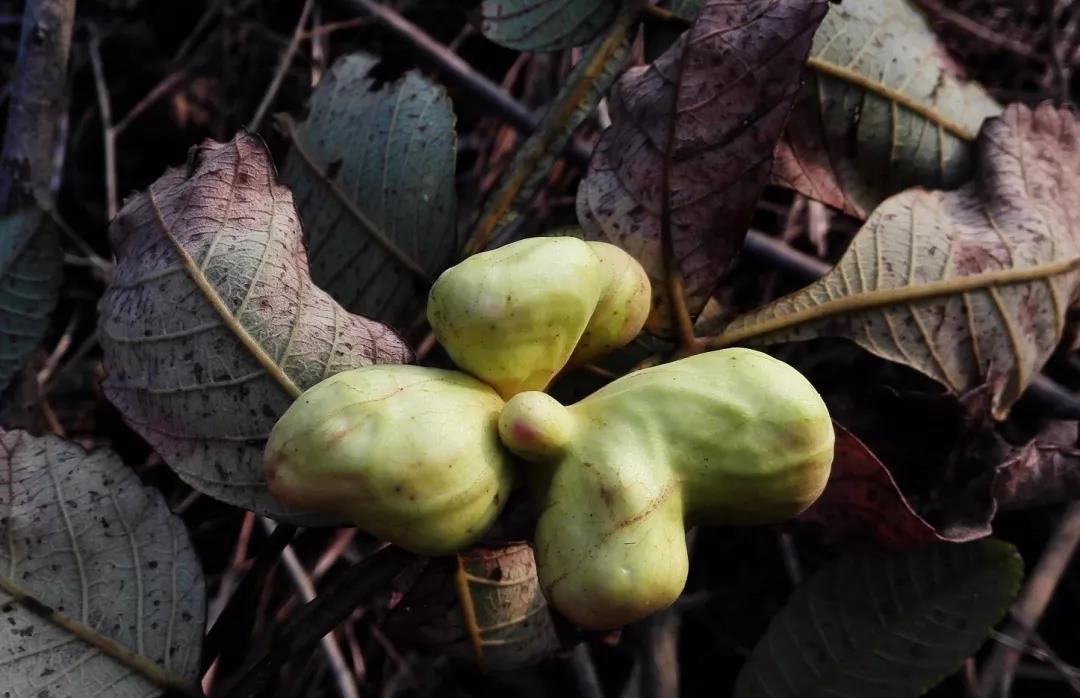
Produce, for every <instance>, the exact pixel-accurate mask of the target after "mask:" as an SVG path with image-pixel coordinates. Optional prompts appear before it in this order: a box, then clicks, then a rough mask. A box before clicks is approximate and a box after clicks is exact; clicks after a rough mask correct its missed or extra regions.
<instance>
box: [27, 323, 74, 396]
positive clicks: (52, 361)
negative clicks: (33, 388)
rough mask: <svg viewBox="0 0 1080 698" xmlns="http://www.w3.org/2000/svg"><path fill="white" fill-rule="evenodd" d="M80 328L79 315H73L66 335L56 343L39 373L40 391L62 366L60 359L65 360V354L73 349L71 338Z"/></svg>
mask: <svg viewBox="0 0 1080 698" xmlns="http://www.w3.org/2000/svg"><path fill="white" fill-rule="evenodd" d="M78 326H79V314H78V313H72V315H71V319H70V320H68V323H67V326H66V327H64V333H63V334H61V335H60V339H59V341H57V342H56V346H55V347H54V348H53V350H52V352H51V353H50V354H49V358H47V359H45V364H44V365H43V366H42V367H41V370H40V371H38V373H37V382H38V389H39V390H40V389H41V388H43V387H44V386H45V384H46V383H48V382H49V378H50V377H51V376H52V374H53V372H54V371H56V367H57V366H59V365H60V359H62V358H64V354H66V353H67V350H68V349H70V348H71V336H72V335H73V334H74V333H75V328H76V327H78Z"/></svg>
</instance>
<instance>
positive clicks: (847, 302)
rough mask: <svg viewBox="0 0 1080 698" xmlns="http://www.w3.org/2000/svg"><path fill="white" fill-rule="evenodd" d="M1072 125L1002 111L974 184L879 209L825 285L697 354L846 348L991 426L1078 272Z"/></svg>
mask: <svg viewBox="0 0 1080 698" xmlns="http://www.w3.org/2000/svg"><path fill="white" fill-rule="evenodd" d="M1078 136H1080V124H1078V123H1077V118H1076V116H1075V115H1074V114H1073V113H1072V112H1071V111H1069V110H1058V109H1055V108H1054V107H1052V106H1050V105H1043V106H1041V107H1039V108H1038V109H1037V110H1036V111H1031V110H1029V109H1028V108H1027V107H1024V106H1021V105H1016V106H1012V107H1010V108H1009V109H1008V110H1007V111H1006V112H1005V114H1004V116H1003V117H1001V118H998V119H993V120H991V121H989V122H987V125H986V126H985V127H984V129H983V132H982V134H981V136H980V139H979V146H978V147H979V151H980V152H979V156H980V159H979V171H978V176H977V177H976V179H975V181H973V182H971V183H969V184H967V185H965V186H964V187H962V188H961V189H958V190H956V191H953V192H940V191H925V190H921V189H914V190H909V191H907V192H905V193H903V194H900V195H897V196H895V197H893V198H891V199H889V200H888V201H886V202H885V203H884V204H882V205H881V206H880V207H879V208H878V209H877V210H876V211H875V212H874V215H873V216H871V217H870V219H869V220H868V221H867V223H866V225H865V226H863V228H862V230H860V231H859V233H858V234H857V235H856V237H855V239H854V241H853V242H852V244H851V247H850V248H849V249H848V250H847V252H846V253H845V254H844V256H843V257H842V258H841V259H840V261H839V262H838V263H837V265H836V267H835V268H833V270H832V271H830V272H829V273H828V274H826V275H825V276H824V277H822V278H821V279H820V280H819V281H817V282H815V283H813V284H811V285H810V286H807V287H806V288H804V289H802V290H800V291H798V292H796V293H794V294H792V295H789V296H786V297H784V298H781V299H779V300H778V301H775V302H774V303H772V304H770V305H768V306H765V307H764V308H761V309H759V310H756V311H754V312H751V313H749V314H747V315H744V316H741V317H739V318H736V319H735V320H734V321H733V322H732V323H731V325H729V327H728V328H727V330H725V332H724V333H723V334H721V335H720V336H718V337H714V338H712V339H710V340H707V342H706V344H707V345H708V346H711V347H718V346H726V345H729V344H736V343H744V342H765V343H771V342H784V341H794V340H806V339H811V338H815V337H821V336H838V337H846V338H849V339H851V340H853V341H855V342H857V343H858V344H859V346H861V347H863V348H864V349H866V350H867V351H870V352H872V353H874V354H876V355H878V356H880V357H882V358H885V359H888V360H891V361H896V362H899V363H902V364H906V365H908V366H910V367H912V368H914V369H916V370H917V371H920V372H922V373H924V374H926V375H928V376H930V377H931V378H933V379H934V380H936V381H938V382H940V383H941V384H943V385H945V386H946V387H948V388H949V390H951V391H952V392H954V393H957V394H960V393H964V392H966V391H969V390H972V389H974V388H976V387H978V386H981V385H983V384H984V383H988V384H989V385H990V387H991V389H992V391H993V402H992V408H993V414H994V416H995V417H996V418H998V419H1002V418H1004V417H1005V415H1006V414H1007V413H1008V411H1009V408H1010V406H1011V405H1012V404H1013V402H1015V401H1016V399H1017V398H1018V397H1019V396H1020V394H1021V393H1022V392H1023V390H1024V388H1025V387H1026V386H1027V385H1028V383H1029V382H1030V381H1031V379H1032V377H1033V376H1034V375H1035V374H1036V373H1037V372H1038V371H1039V369H1040V368H1041V367H1042V365H1043V364H1044V363H1045V361H1046V360H1047V358H1049V356H1050V355H1051V353H1052V352H1053V351H1054V348H1055V347H1056V345H1057V344H1058V341H1059V340H1060V339H1061V336H1062V331H1063V327H1064V322H1065V312H1066V310H1067V309H1068V307H1069V306H1070V304H1072V303H1073V302H1074V300H1075V298H1076V295H1077V291H1078V281H1080V273H1078V271H1077V265H1078V264H1080V176H1078V173H1080V142H1078Z"/></svg>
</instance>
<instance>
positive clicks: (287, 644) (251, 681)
mask: <svg viewBox="0 0 1080 698" xmlns="http://www.w3.org/2000/svg"><path fill="white" fill-rule="evenodd" d="M414 559H415V558H414V557H413V556H412V555H411V554H409V553H407V552H405V551H404V550H401V549H400V548H396V547H394V546H388V547H386V548H383V549H382V550H380V551H379V552H377V553H375V554H374V555H371V556H369V557H367V558H365V559H364V560H362V561H361V562H359V563H357V564H355V565H353V566H352V567H350V568H349V569H348V570H346V571H345V572H343V573H342V574H341V575H339V576H338V577H337V578H336V579H335V580H333V581H332V582H331V583H330V584H328V585H327V586H326V588H324V589H323V591H322V593H321V594H319V595H318V596H316V597H315V598H314V599H313V600H312V601H310V602H308V603H307V604H305V605H304V606H303V607H302V608H301V609H300V610H299V612H298V613H297V614H296V615H294V616H292V617H291V618H289V619H288V620H287V621H286V622H284V623H282V624H279V625H276V626H274V627H273V629H272V631H271V632H270V637H269V638H268V639H267V640H266V643H265V649H264V650H263V651H262V652H261V653H259V654H258V655H257V656H256V657H255V658H254V659H252V660H251V661H250V662H248V664H247V665H246V666H245V667H244V669H243V670H242V671H241V672H240V674H239V676H237V677H236V678H235V679H234V680H233V681H232V682H231V684H230V685H229V686H228V687H227V688H226V689H225V690H223V691H221V692H220V693H219V694H218V695H219V696H222V697H228V698H234V697H235V698H247V697H248V696H250V695H252V694H253V693H255V692H256V691H258V690H259V689H261V688H262V687H263V686H264V685H265V684H266V682H267V681H268V680H269V679H270V677H271V676H272V675H273V673H274V671H275V670H276V669H277V668H278V667H279V666H281V664H283V663H284V662H286V661H287V660H288V658H289V657H291V656H294V655H296V654H298V653H301V652H305V651H307V650H308V649H310V648H311V647H313V646H314V645H315V643H317V642H318V641H319V640H320V639H322V637H323V636H324V635H326V634H327V633H328V632H330V631H331V630H333V629H334V628H335V627H337V626H338V624H340V623H341V622H342V621H343V620H345V619H346V618H348V617H349V616H350V615H351V614H352V612H353V611H354V610H355V609H356V607H357V606H359V605H360V604H361V603H363V602H364V601H365V600H367V598H368V597H369V596H370V595H371V594H374V593H375V592H376V591H378V590H380V589H383V588H385V587H386V585H387V584H388V583H389V582H390V581H391V580H392V579H393V578H394V577H396V576H397V575H398V574H399V573H401V571H402V570H404V569H405V567H406V565H408V564H409V563H410V562H412V561H413V560H414Z"/></svg>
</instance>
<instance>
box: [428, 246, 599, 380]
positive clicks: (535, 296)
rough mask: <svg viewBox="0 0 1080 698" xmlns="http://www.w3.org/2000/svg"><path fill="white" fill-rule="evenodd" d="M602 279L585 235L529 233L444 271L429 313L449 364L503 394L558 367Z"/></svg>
mask: <svg viewBox="0 0 1080 698" xmlns="http://www.w3.org/2000/svg"><path fill="white" fill-rule="evenodd" d="M604 283H605V278H604V272H603V270H602V269H601V266H600V263H599V260H598V258H597V256H596V254H595V253H594V252H593V249H592V247H590V246H589V244H588V243H586V242H584V241H583V240H578V239H577V238H572V237H552V238H528V239H525V240H519V241H517V242H513V243H511V244H509V245H506V246H504V247H500V248H498V249H495V250H491V251H488V252H482V253H480V254H476V255H473V256H472V257H469V258H468V259H466V260H465V261H463V262H461V263H460V264H458V265H456V266H453V267H451V268H450V269H447V270H446V271H445V272H443V273H442V275H441V276H440V277H439V278H438V280H436V282H435V284H434V286H432V288H431V293H430V294H429V296H428V308H427V315H428V321H429V322H430V323H431V328H432V330H433V331H434V332H435V337H436V338H437V339H438V340H439V342H440V343H441V344H442V345H443V347H445V348H446V351H447V353H448V354H450V358H452V359H453V360H454V363H455V364H457V365H458V366H459V367H461V368H462V369H464V370H465V371H468V372H469V373H471V374H472V375H474V376H476V377H477V378H479V379H480V380H482V381H484V382H485V383H487V384H489V385H491V386H492V387H494V388H495V389H496V390H497V391H498V392H499V393H500V394H501V395H502V396H503V397H505V398H509V397H511V396H513V395H516V394H517V393H520V392H523V391H526V390H543V389H544V388H545V387H546V386H547V384H548V383H549V382H551V379H552V378H554V376H555V375H556V374H557V373H558V372H559V371H560V370H562V368H563V367H564V366H565V365H566V362H567V360H568V359H569V358H570V355H571V354H572V353H573V351H574V348H575V347H576V346H577V343H578V340H579V339H580V338H581V335H582V333H583V332H584V331H585V327H586V326H587V325H588V323H589V318H591V317H592V315H593V311H594V310H595V309H596V305H597V303H598V302H599V300H600V294H601V291H602V290H603V288H604Z"/></svg>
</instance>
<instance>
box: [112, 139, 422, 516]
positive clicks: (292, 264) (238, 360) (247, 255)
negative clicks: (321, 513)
mask: <svg viewBox="0 0 1080 698" xmlns="http://www.w3.org/2000/svg"><path fill="white" fill-rule="evenodd" d="M110 239H111V241H112V245H113V250H114V251H115V253H116V257H117V265H116V271H115V274H114V276H113V280H112V283H111V284H110V285H109V288H108V289H107V290H106V292H105V295H104V297H103V298H102V301H101V323H100V337H101V345H102V348H103V349H104V352H105V369H106V371H107V373H108V377H107V379H106V380H105V384H104V388H105V394H106V395H107V396H108V398H109V400H110V401H111V402H112V403H113V404H114V405H115V406H116V407H117V408H118V409H119V410H120V412H121V413H122V414H123V415H124V419H125V420H126V421H127V423H128V424H130V425H131V427H132V428H133V429H135V431H137V432H139V434H141V435H142V436H143V438H145V439H146V440H147V441H148V442H149V443H150V444H151V445H152V446H153V447H154V449H155V450H157V452H158V453H159V454H161V456H162V458H163V459H164V460H165V461H166V462H167V463H168V464H169V465H170V467H172V468H173V469H174V470H175V471H176V472H177V473H178V474H179V475H180V477H181V478H183V479H184V480H185V481H186V482H188V483H189V484H190V485H191V486H192V487H194V488H195V489H197V490H199V491H200V492H203V493H205V494H208V495H210V496H213V497H215V498H217V499H221V500H222V501H225V502H228V503H230V504H235V505H237V506H241V507H244V508H247V509H251V510H254V511H257V512H259V513H261V514H264V515H267V516H273V517H276V518H281V519H294V518H296V517H297V516H298V515H299V514H298V512H290V511H289V510H288V509H286V508H285V506H284V505H282V504H280V503H279V502H277V500H275V499H274V498H273V497H272V496H271V495H270V494H269V492H268V490H267V489H266V485H265V482H264V480H263V474H262V450H263V445H264V442H265V439H266V438H267V436H268V435H269V433H270V429H271V428H272V427H273V426H274V423H275V422H276V421H277V419H278V417H279V416H280V415H281V414H282V413H283V412H284V411H285V409H286V408H287V407H288V406H289V404H290V403H291V402H292V401H293V399H294V398H296V397H297V396H298V395H299V394H300V392H301V391H302V390H304V389H306V388H308V387H310V386H312V385H314V384H315V383H318V382H319V381H321V380H323V379H324V378H326V377H328V376H330V375H333V374H334V373H337V372H339V371H343V370H346V369H350V368H356V367H358V366H364V365H368V364H371V363H384V362H398V363H400V362H406V361H409V360H410V359H411V356H412V355H411V352H410V351H409V349H408V347H407V346H406V345H405V344H404V342H403V341H402V340H401V338H400V337H399V336H398V335H397V334H396V333H395V332H394V331H393V330H391V329H390V328H389V327H387V326H385V325H382V324H380V323H378V322H374V321H372V320H368V319H366V318H363V317H360V316H357V315H350V314H349V313H347V312H346V311H345V310H343V309H342V308H341V307H340V306H339V305H338V304H337V303H335V302H334V301H333V299H331V298H330V296H329V295H327V294H326V293H325V292H324V291H322V290H320V289H319V288H318V287H316V286H315V285H314V284H313V283H312V281H311V278H310V276H309V273H308V264H307V257H306V254H305V252H304V248H303V243H302V240H301V231H300V222H299V220H298V218H297V215H296V210H295V208H294V207H293V201H292V195H291V194H290V193H289V190H288V189H287V188H286V187H284V186H283V185H281V184H280V183H279V182H278V180H277V173H276V171H275V169H274V165H273V163H272V162H271V160H270V154H269V152H268V151H267V149H266V146H265V145H264V144H263V142H262V141H261V140H260V139H259V138H258V137H257V136H254V135H250V134H240V135H238V136H237V137H236V138H234V139H233V140H232V141H231V142H229V143H215V142H213V141H206V142H204V143H203V144H202V145H201V146H199V147H198V148H195V149H193V150H192V153H191V155H190V157H189V160H188V163H187V165H186V166H185V167H179V168H174V169H171V170H169V171H167V172H166V173H165V174H164V175H163V176H162V177H161V178H160V179H159V180H158V181H157V182H155V183H154V184H152V185H150V188H149V189H148V190H147V191H146V192H144V193H141V194H139V195H137V196H135V197H132V198H131V199H130V200H128V201H127V203H126V204H125V205H124V208H123V210H121V211H120V214H119V215H118V216H117V218H116V220H115V221H113V224H112V227H111V229H110Z"/></svg>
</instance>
